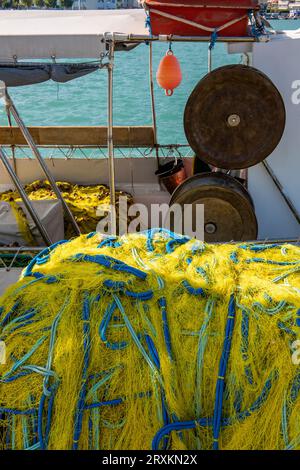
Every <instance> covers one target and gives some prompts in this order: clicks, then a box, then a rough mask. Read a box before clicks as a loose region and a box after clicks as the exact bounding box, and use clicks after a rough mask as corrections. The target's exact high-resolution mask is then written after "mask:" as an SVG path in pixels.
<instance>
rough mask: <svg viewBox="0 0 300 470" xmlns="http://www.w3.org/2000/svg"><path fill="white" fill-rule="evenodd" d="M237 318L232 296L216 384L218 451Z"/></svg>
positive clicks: (216, 445) (215, 409) (215, 447)
mask: <svg viewBox="0 0 300 470" xmlns="http://www.w3.org/2000/svg"><path fill="white" fill-rule="evenodd" d="M234 318H235V299H234V295H233V294H231V297H230V301H229V305H228V316H227V323H226V330H225V338H224V343H223V351H222V356H221V360H220V364H219V376H218V380H217V384H216V397H215V408H214V416H213V449H214V450H218V448H219V435H220V430H221V418H222V408H223V394H224V385H225V375H226V369H227V365H228V360H229V354H230V348H231V340H232V334H233V328H234Z"/></svg>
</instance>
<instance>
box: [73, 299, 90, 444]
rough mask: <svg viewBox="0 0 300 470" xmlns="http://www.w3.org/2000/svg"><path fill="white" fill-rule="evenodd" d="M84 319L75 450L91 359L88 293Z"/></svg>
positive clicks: (75, 426)
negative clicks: (80, 385)
mask: <svg viewBox="0 0 300 470" xmlns="http://www.w3.org/2000/svg"><path fill="white" fill-rule="evenodd" d="M82 321H83V350H84V354H83V369H82V387H81V390H80V393H79V399H78V403H77V409H76V413H75V425H74V436H73V450H77V449H78V443H79V438H80V435H81V430H82V419H83V410H84V405H85V397H86V392H87V380H88V367H89V360H90V346H91V344H90V341H91V338H90V301H89V297H88V293H87V292H85V294H84V301H83V309H82Z"/></svg>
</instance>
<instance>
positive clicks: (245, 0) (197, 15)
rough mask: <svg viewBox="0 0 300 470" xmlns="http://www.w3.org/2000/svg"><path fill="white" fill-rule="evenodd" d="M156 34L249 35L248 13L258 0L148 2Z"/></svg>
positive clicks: (147, 5) (171, 0)
mask: <svg viewBox="0 0 300 470" xmlns="http://www.w3.org/2000/svg"><path fill="white" fill-rule="evenodd" d="M145 6H146V9H147V10H148V11H149V14H150V22H151V30H152V34H153V35H155V36H158V35H160V34H167V35H170V34H173V35H176V36H210V35H211V34H212V32H213V31H214V30H215V29H217V33H218V36H223V37H228V36H232V37H237V36H247V35H248V31H247V26H248V12H249V10H258V9H259V3H258V0H238V1H235V0H227V1H226V0H223V1H217V0H205V1H204V2H203V3H202V2H201V0H146V1H145Z"/></svg>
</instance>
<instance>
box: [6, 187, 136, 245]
mask: <svg viewBox="0 0 300 470" xmlns="http://www.w3.org/2000/svg"><path fill="white" fill-rule="evenodd" d="M56 184H57V186H58V188H59V189H60V191H61V193H62V196H63V197H64V199H65V201H66V203H67V204H68V206H69V207H70V209H71V212H72V213H73V215H74V217H75V220H76V222H77V224H78V226H79V228H80V231H81V233H83V234H87V233H90V232H92V231H94V230H96V227H97V224H98V222H99V220H100V219H101V218H102V217H103V216H100V215H97V210H98V209H99V208H101V209H102V210H103V211H105V213H108V212H109V210H110V209H109V207H110V194H109V188H108V187H107V186H106V185H103V184H98V185H94V186H82V185H78V184H72V183H68V182H65V181H58V182H57V183H56ZM25 191H26V193H27V194H28V196H29V199H31V200H32V201H41V200H45V199H56V195H55V194H54V193H53V191H52V188H51V185H50V183H49V182H48V181H39V180H38V181H34V182H33V183H30V184H27V185H26V186H25ZM120 196H127V197H128V203H129V205H130V204H131V202H132V198H131V196H130V195H128V194H126V193H124V192H122V191H117V192H116V210H117V213H118V207H119V206H118V203H119V198H120ZM0 201H7V202H10V203H11V204H12V203H13V201H21V199H20V195H19V193H18V192H17V191H11V190H10V191H5V192H3V193H1V194H0ZM16 215H17V216H18V217H17V221H18V223H19V227H20V230H21V229H22V232H21V233H22V235H23V238H24V239H25V240H26V242H27V241H28V240H30V239H31V238H32V235H31V233H30V229H29V227H28V224H27V226H26V227H24V220H23V219H24V217H23V218H22V219H21V218H20V214H18V213H17V214H16ZM22 224H23V225H22ZM72 236H74V229H73V226H72V224H71V223H70V222H69V221H67V220H66V221H65V238H68V239H69V238H71V237H72ZM28 244H29V245H30V244H31V245H32V244H34V243H28Z"/></svg>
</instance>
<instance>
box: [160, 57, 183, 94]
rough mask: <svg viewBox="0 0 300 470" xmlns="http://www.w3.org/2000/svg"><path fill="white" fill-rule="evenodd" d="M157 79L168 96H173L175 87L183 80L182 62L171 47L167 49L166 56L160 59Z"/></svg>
mask: <svg viewBox="0 0 300 470" xmlns="http://www.w3.org/2000/svg"><path fill="white" fill-rule="evenodd" d="M156 80H157V83H158V84H159V86H160V87H161V88H163V89H164V90H165V93H166V95H167V96H172V95H173V91H174V89H175V88H177V87H178V86H179V85H180V83H181V81H182V73H181V69H180V64H179V62H178V60H177V58H176V57H175V55H174V54H173V51H172V50H171V49H169V50H168V51H167V53H166V55H165V57H163V58H162V60H161V61H160V64H159V66H158V70H157V73H156Z"/></svg>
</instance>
